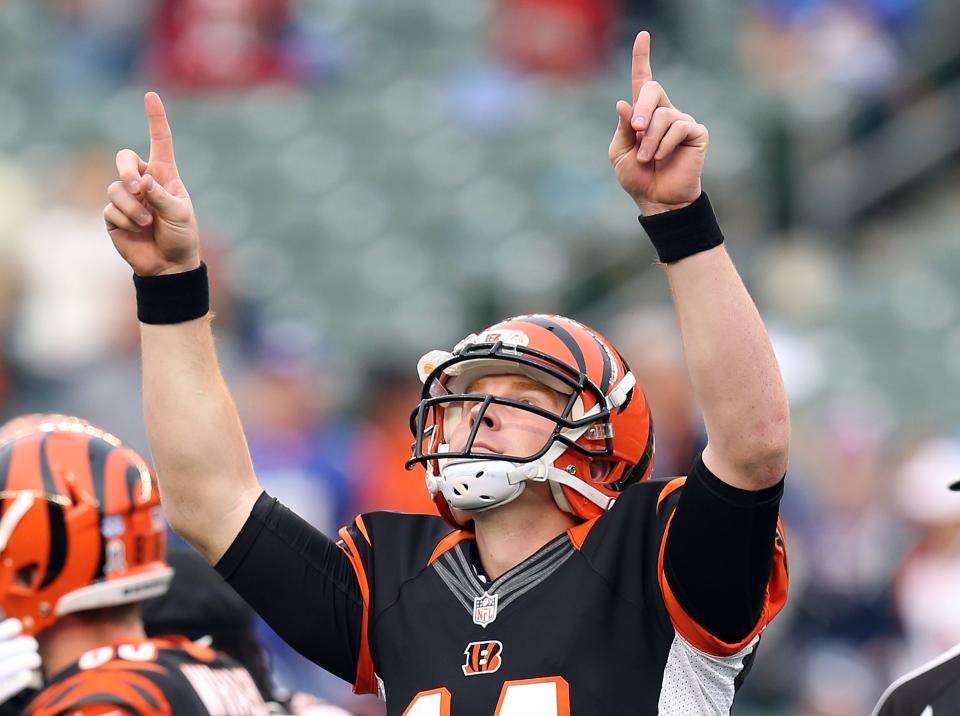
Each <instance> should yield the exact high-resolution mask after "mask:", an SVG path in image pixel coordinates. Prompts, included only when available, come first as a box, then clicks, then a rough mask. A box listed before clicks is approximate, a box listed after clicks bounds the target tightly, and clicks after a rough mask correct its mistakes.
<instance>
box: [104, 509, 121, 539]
mask: <svg viewBox="0 0 960 716" xmlns="http://www.w3.org/2000/svg"><path fill="white" fill-rule="evenodd" d="M125 530H126V528H125V527H124V525H123V516H122V515H106V516H105V517H104V518H103V521H102V522H101V523H100V534H102V535H103V538H104V539H111V538H113V537H120V536H121V535H122V534H123V533H124V531H125Z"/></svg>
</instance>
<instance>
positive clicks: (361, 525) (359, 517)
mask: <svg viewBox="0 0 960 716" xmlns="http://www.w3.org/2000/svg"><path fill="white" fill-rule="evenodd" d="M354 522H356V523H357V529H358V530H360V534H362V535H363V538H364V539H365V540H366V541H367V544H368V545H370V546H371V547H373V542H371V541H370V535H369V534H368V533H367V525H366V524H365V523H364V521H363V515H357V518H356V519H355V520H354Z"/></svg>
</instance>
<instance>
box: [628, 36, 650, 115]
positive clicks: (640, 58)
mask: <svg viewBox="0 0 960 716" xmlns="http://www.w3.org/2000/svg"><path fill="white" fill-rule="evenodd" d="M652 79H653V70H652V69H651V68H650V33H649V32H647V31H646V30H644V31H643V32H641V33H640V34H639V35H637V39H636V40H634V41H633V65H632V68H631V87H632V90H633V95H632V96H633V104H636V103H637V97H639V96H640V88H641V87H643V85H644V83H646V82H649V81H650V80H652Z"/></svg>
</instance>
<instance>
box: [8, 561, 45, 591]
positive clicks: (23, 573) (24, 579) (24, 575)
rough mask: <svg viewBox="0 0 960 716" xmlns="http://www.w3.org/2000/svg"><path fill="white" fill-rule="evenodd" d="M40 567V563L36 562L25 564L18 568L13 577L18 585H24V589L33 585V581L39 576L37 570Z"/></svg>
mask: <svg viewBox="0 0 960 716" xmlns="http://www.w3.org/2000/svg"><path fill="white" fill-rule="evenodd" d="M39 569H40V565H39V564H37V563H36V562H32V563H31V564H25V565H24V566H22V567H20V569H18V570H17V573H16V574H15V575H14V577H13V581H14V583H15V584H16V585H17V586H18V587H23V588H24V589H29V588H30V587H32V586H33V581H34V579H36V577H37V571H38V570H39Z"/></svg>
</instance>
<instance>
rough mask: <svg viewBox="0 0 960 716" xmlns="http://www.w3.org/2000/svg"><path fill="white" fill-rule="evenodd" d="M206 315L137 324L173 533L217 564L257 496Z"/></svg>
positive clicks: (153, 444)
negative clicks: (196, 317)
mask: <svg viewBox="0 0 960 716" xmlns="http://www.w3.org/2000/svg"><path fill="white" fill-rule="evenodd" d="M210 323H211V318H210V316H209V315H207V316H205V317H203V318H200V319H197V320H193V321H187V322H184V323H177V324H171V325H148V324H144V323H141V324H140V336H141V344H142V353H143V403H144V415H145V418H146V426H147V436H148V438H149V441H150V450H151V452H152V454H153V459H154V463H155V466H156V469H157V474H158V476H159V479H160V490H161V495H162V498H163V506H164V510H165V512H166V514H167V519H168V520H169V521H170V524H171V526H172V527H173V528H174V529H175V530H176V531H177V532H178V533H180V534H181V535H182V536H183V537H184V538H185V539H187V540H188V541H190V542H191V543H192V544H193V545H194V546H195V547H196V548H197V549H198V550H199V551H200V552H201V553H203V554H204V556H205V557H207V559H209V560H211V561H215V560H216V559H218V558H219V557H220V556H221V555H222V554H223V553H224V552H225V551H226V549H227V547H228V546H229V545H230V543H231V542H232V540H233V538H234V537H235V536H236V534H237V533H238V532H239V530H240V528H241V527H242V526H243V523H244V522H245V520H246V518H247V516H248V515H249V513H250V510H251V509H252V507H253V504H254V502H256V499H257V496H258V495H259V494H260V491H261V490H260V486H259V485H258V483H257V480H256V476H255V475H254V471H253V465H252V462H251V460H250V454H249V451H248V449H247V444H246V440H245V438H244V435H243V429H242V427H241V424H240V419H239V416H238V415H237V411H236V408H235V407H234V404H233V400H232V398H231V397H230V392H229V390H228V389H227V386H226V384H225V383H224V381H223V377H222V376H221V374H220V368H219V366H218V364H217V357H216V351H215V349H214V343H213V333H212V331H211V327H210Z"/></svg>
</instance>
